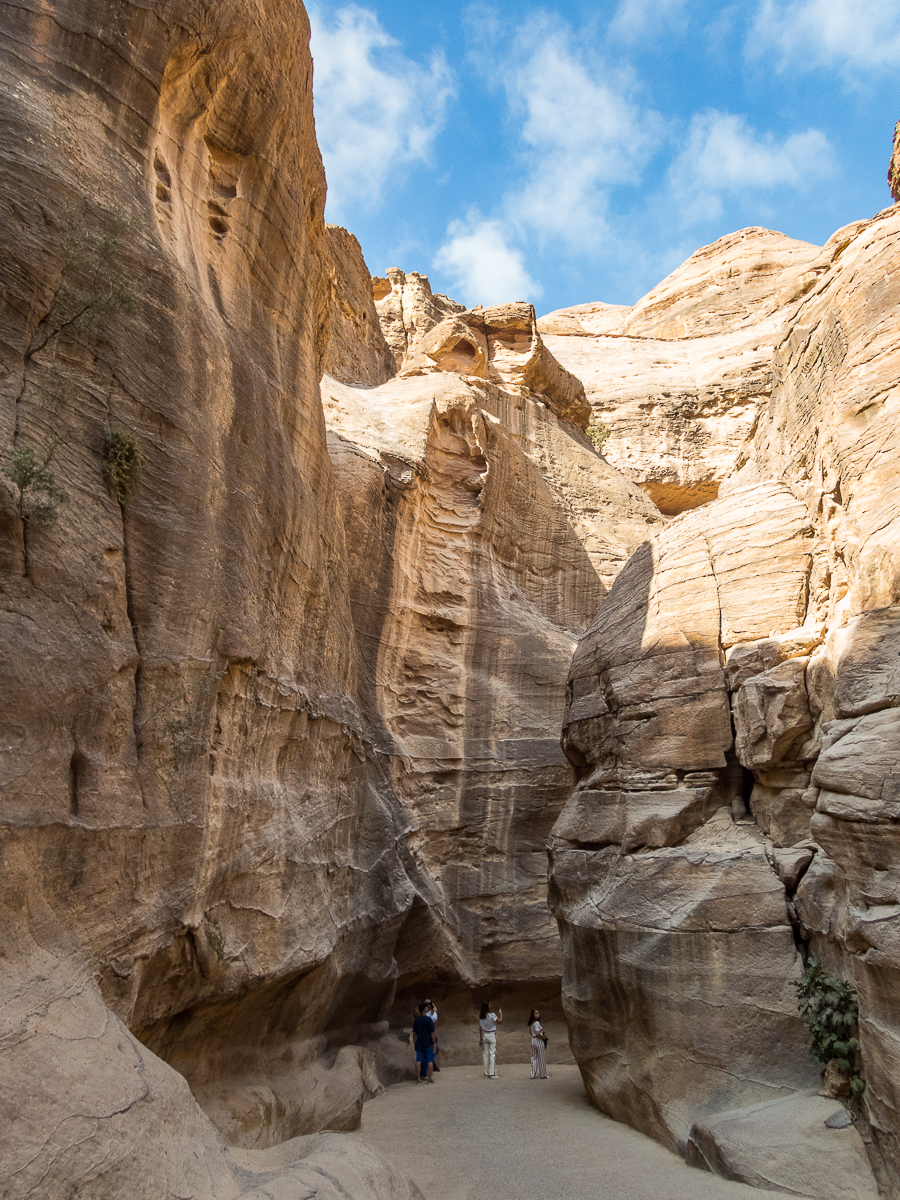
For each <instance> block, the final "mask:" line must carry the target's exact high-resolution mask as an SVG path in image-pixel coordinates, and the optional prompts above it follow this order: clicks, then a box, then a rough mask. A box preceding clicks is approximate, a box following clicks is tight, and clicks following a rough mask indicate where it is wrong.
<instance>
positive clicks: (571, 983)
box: [551, 809, 816, 1152]
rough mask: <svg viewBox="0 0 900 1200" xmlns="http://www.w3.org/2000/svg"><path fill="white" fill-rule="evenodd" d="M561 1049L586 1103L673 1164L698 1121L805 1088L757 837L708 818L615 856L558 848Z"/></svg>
mask: <svg viewBox="0 0 900 1200" xmlns="http://www.w3.org/2000/svg"><path fill="white" fill-rule="evenodd" d="M551 902H552V904H553V906H554V910H555V911H556V913H557V916H558V917H559V919H560V932H561V935H562V939H563V952H564V958H565V973H564V977H563V994H564V999H565V1004H566V1015H567V1018H568V1020H569V1026H570V1040H571V1043H572V1049H573V1051H574V1054H575V1059H576V1061H577V1062H578V1064H579V1066H580V1068H581V1072H582V1076H583V1078H584V1082H585V1087H586V1088H587V1091H588V1095H589V1096H590V1097H591V1099H592V1101H593V1102H594V1103H595V1104H596V1105H597V1106H598V1107H599V1108H600V1109H601V1111H603V1112H605V1113H607V1114H608V1115H609V1116H612V1117H614V1118H615V1119H617V1120H623V1121H627V1122H628V1123H629V1124H631V1125H634V1126H635V1127H636V1128H638V1129H640V1130H641V1131H642V1132H646V1133H649V1134H650V1135H651V1136H653V1137H655V1138H657V1139H658V1140H660V1141H662V1142H663V1143H664V1144H665V1145H667V1146H669V1147H670V1148H672V1149H677V1150H680V1151H682V1152H683V1151H684V1148H685V1145H686V1142H687V1138H688V1133H689V1131H690V1128H691V1125H692V1124H693V1122H694V1121H695V1120H696V1119H697V1115H698V1114H699V1113H701V1112H704V1111H709V1109H710V1107H711V1106H715V1107H720V1106H721V1107H728V1106H729V1105H731V1106H735V1105H739V1104H746V1103H751V1102H755V1101H759V1100H763V1099H767V1098H772V1097H778V1096H785V1095H788V1094H789V1093H790V1092H792V1091H793V1090H794V1089H796V1088H798V1087H810V1086H812V1085H814V1083H815V1080H816V1072H815V1070H814V1068H813V1067H812V1065H811V1064H810V1063H809V1062H808V1060H807V1058H806V1054H805V1048H804V1045H803V1036H802V1030H801V1029H800V1024H799V1021H798V1019H797V1015H796V1004H795V999H794V993H793V991H792V989H791V988H790V981H791V980H792V979H796V978H798V977H799V973H800V965H799V960H798V958H797V955H796V951H795V948H794V943H793V938H792V934H791V929H790V925H789V922H788V914H787V910H786V905H785V896H784V889H783V887H782V885H781V883H780V882H779V881H778V879H777V878H776V877H775V875H774V873H773V872H772V870H771V868H770V866H769V863H768V861H767V858H766V853H765V847H764V845H763V844H762V839H761V837H760V835H759V833H758V832H757V831H756V830H755V829H754V828H753V827H752V826H747V825H744V826H735V825H734V824H733V821H732V818H731V815H730V812H729V811H728V810H726V809H723V810H720V812H719V814H718V815H717V816H716V817H714V818H713V819H711V820H710V821H708V822H707V824H706V825H704V826H702V827H701V828H700V829H699V830H698V831H697V832H696V833H695V834H694V835H692V837H691V838H690V839H688V841H687V842H686V843H684V844H682V845H680V846H677V847H671V848H666V849H654V850H649V849H648V850H645V851H643V852H642V853H632V854H627V853H624V852H623V850H622V848H621V847H619V846H609V847H607V848H606V849H603V850H595V849H593V847H592V846H591V845H590V844H579V843H570V844H569V845H567V846H564V845H563V844H562V843H561V842H559V841H557V842H556V845H555V847H554V848H553V849H552V851H551Z"/></svg>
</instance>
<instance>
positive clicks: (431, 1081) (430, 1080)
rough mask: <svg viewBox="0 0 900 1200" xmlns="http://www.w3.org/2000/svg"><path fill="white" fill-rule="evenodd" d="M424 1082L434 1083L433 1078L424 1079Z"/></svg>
mask: <svg viewBox="0 0 900 1200" xmlns="http://www.w3.org/2000/svg"><path fill="white" fill-rule="evenodd" d="M425 1082H426V1083H435V1082H436V1081H435V1080H434V1079H426V1080H425Z"/></svg>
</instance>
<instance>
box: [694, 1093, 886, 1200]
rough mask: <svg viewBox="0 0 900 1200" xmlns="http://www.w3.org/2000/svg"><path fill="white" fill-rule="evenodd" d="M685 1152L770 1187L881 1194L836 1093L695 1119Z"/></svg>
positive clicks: (855, 1199)
mask: <svg viewBox="0 0 900 1200" xmlns="http://www.w3.org/2000/svg"><path fill="white" fill-rule="evenodd" d="M687 1160H688V1162H689V1163H691V1164H692V1165H693V1166H696V1167H705V1168H706V1169H707V1170H709V1171H713V1172H714V1173H715V1174H716V1175H722V1176H723V1177H724V1178H725V1179H734V1180H736V1181H737V1182H738V1183H748V1184H750V1186H751V1187H756V1188H762V1189H764V1190H765V1191H769V1192H787V1193H788V1194H789V1195H791V1196H812V1197H815V1198H816V1200H876V1197H877V1196H878V1195H879V1192H878V1186H877V1184H876V1182H875V1177H874V1175H873V1174H872V1170H871V1167H870V1166H869V1160H868V1156H867V1153H866V1146H865V1143H864V1141H863V1139H862V1137H861V1136H860V1134H859V1132H858V1130H857V1129H856V1128H855V1126H854V1125H853V1123H852V1120H851V1118H850V1114H849V1113H848V1112H847V1110H846V1109H843V1108H841V1107H839V1106H837V1107H836V1105H835V1101H834V1100H829V1099H827V1098H825V1097H822V1096H817V1095H814V1094H812V1093H806V1094H803V1093H800V1094H797V1095H794V1096H787V1097H785V1098H784V1099H780V1100H769V1101H765V1102H763V1103H761V1104H751V1105H748V1106H747V1107H745V1108H738V1109H732V1110H731V1111H730V1112H718V1113H716V1114H715V1115H714V1116H710V1117H706V1118H704V1119H703V1120H700V1121H697V1122H696V1124H695V1125H694V1126H693V1128H692V1129H691V1134H690V1139H689V1141H688V1148H687Z"/></svg>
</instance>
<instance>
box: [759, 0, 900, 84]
mask: <svg viewBox="0 0 900 1200" xmlns="http://www.w3.org/2000/svg"><path fill="white" fill-rule="evenodd" d="M747 50H748V53H749V54H750V55H751V57H760V56H761V55H763V54H764V53H768V52H770V51H772V50H774V51H775V52H776V53H777V54H778V55H779V57H780V65H781V66H782V68H784V67H787V66H790V67H791V69H794V70H797V69H800V70H803V69H809V68H812V67H843V68H845V69H850V70H853V69H858V70H876V69H880V68H884V69H886V70H891V71H896V69H897V61H898V59H900V0H761V3H760V4H759V6H758V8H757V10H756V15H755V19H754V21H753V25H752V27H751V30H750V35H749V39H748V43H747Z"/></svg>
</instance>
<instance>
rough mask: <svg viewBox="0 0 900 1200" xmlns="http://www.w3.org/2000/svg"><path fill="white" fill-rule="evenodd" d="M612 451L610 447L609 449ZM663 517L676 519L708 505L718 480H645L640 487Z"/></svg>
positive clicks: (714, 495) (715, 492)
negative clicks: (696, 481) (681, 514)
mask: <svg viewBox="0 0 900 1200" xmlns="http://www.w3.org/2000/svg"><path fill="white" fill-rule="evenodd" d="M610 450H612V447H610ZM639 486H640V488H641V491H643V492H646V494H647V495H648V496H649V497H650V499H651V500H652V501H653V503H654V504H655V505H656V507H657V508H658V509H659V511H660V512H661V513H662V514H663V516H664V517H677V516H678V515H679V514H680V513H684V512H690V511H691V509H694V508H700V507H701V505H703V504H709V503H710V501H712V500H715V499H716V497H717V496H718V494H719V481H718V479H711V480H705V481H703V482H700V483H693V484H690V483H678V482H676V481H674V480H660V479H646V480H644V481H643V482H642V483H641V484H640V485H639Z"/></svg>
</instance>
